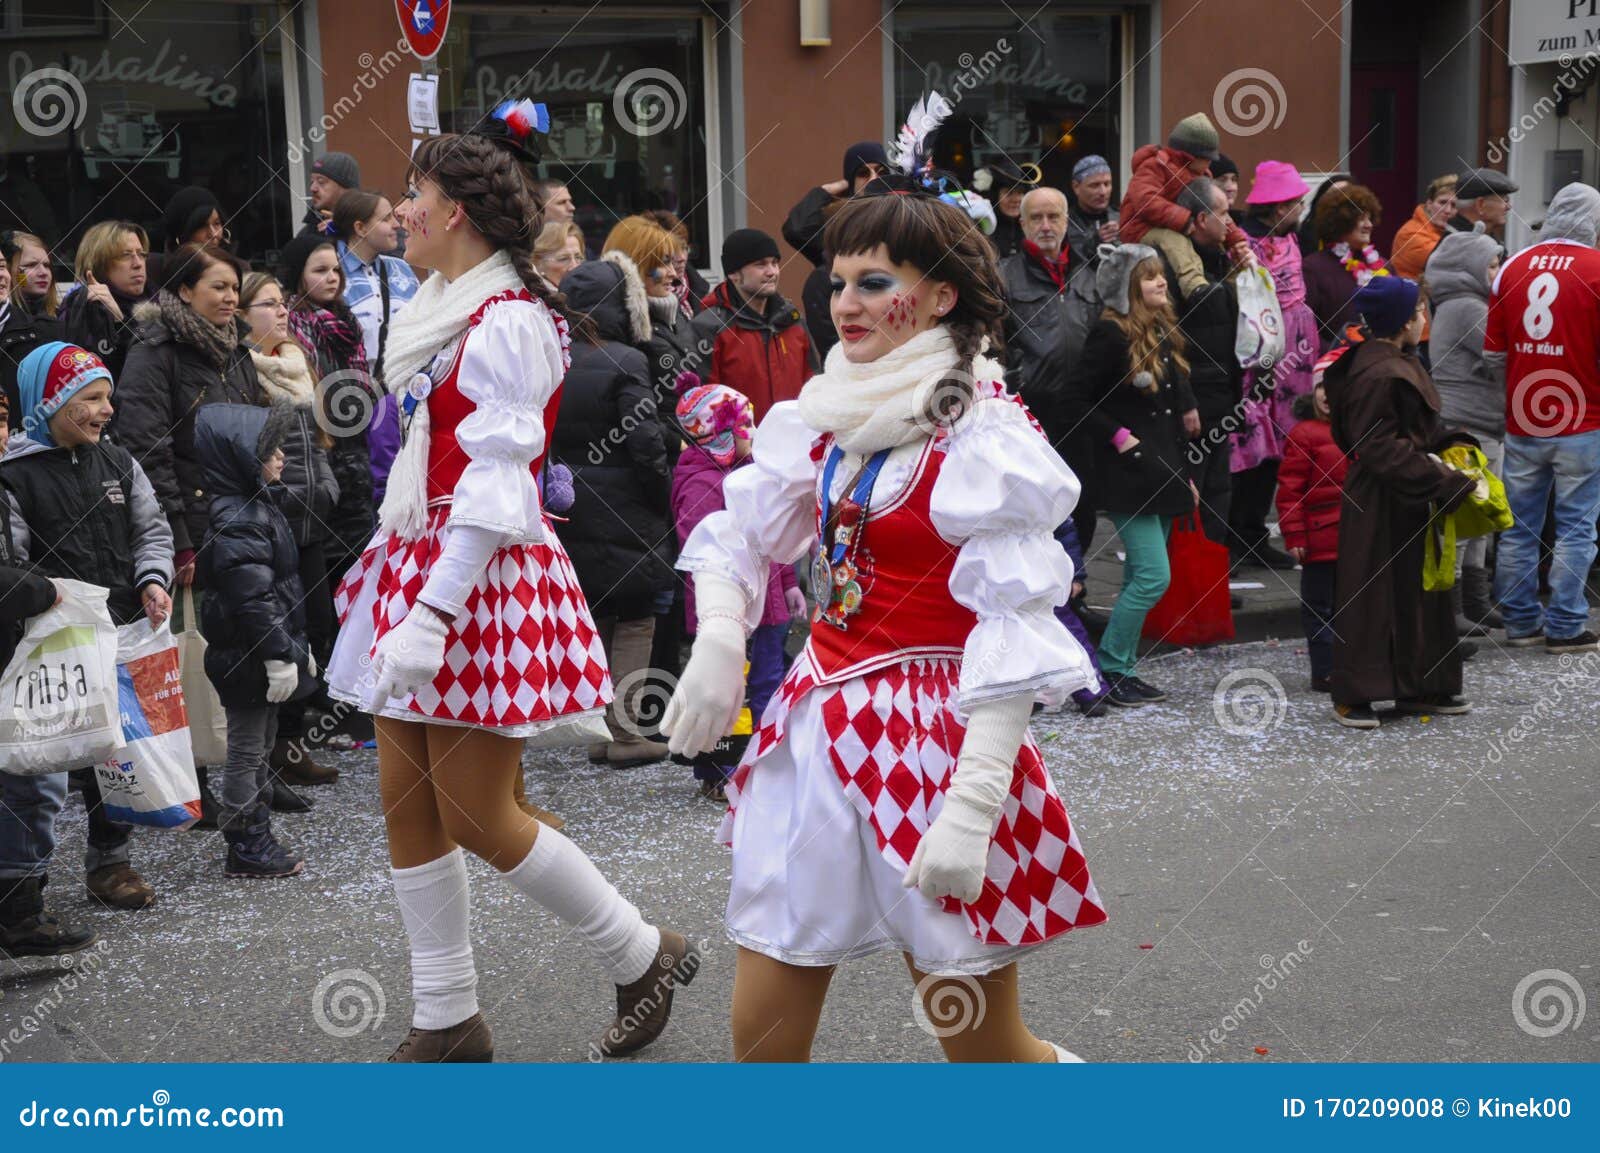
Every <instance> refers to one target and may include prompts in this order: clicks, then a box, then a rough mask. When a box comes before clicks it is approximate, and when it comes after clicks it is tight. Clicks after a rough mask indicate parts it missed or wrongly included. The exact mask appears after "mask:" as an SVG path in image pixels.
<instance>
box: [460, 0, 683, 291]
mask: <svg viewBox="0 0 1600 1153" xmlns="http://www.w3.org/2000/svg"><path fill="white" fill-rule="evenodd" d="M577 15H582V13H581V10H580V12H578V13H575V14H574V16H570V17H569V16H561V17H557V16H551V15H549V14H548V13H545V14H534V13H528V14H518V15H507V14H503V13H500V14H488V13H478V12H474V11H473V10H471V9H469V8H462V9H461V10H459V11H457V12H454V13H452V16H451V22H450V34H449V36H448V37H447V39H446V40H445V45H444V48H443V50H442V51H441V52H440V53H439V58H438V63H439V69H440V73H441V78H440V92H439V105H440V112H439V114H440V120H441V125H442V127H443V128H444V130H445V131H447V132H451V131H460V130H463V129H467V128H470V127H472V125H473V124H475V123H476V122H477V121H478V120H479V119H481V118H482V117H483V116H484V115H486V114H487V113H488V112H490V111H492V110H493V109H494V107H495V106H496V105H497V104H499V103H500V101H502V100H505V99H520V98H522V97H527V98H528V99H530V100H535V101H540V102H542V103H544V104H545V105H546V106H547V107H548V108H549V111H550V134H549V136H548V137H547V138H545V140H544V142H543V149H542V151H543V161H542V162H541V164H540V166H539V167H540V174H541V175H542V176H545V177H548V178H551V179H556V180H564V181H566V182H567V186H568V189H569V190H570V191H571V193H572V199H573V201H574V203H575V204H576V205H577V223H578V225H579V226H580V227H581V228H582V229H583V232H584V235H585V236H586V237H587V238H588V242H589V248H590V251H591V252H592V253H598V251H599V247H600V244H601V243H602V242H603V241H604V240H605V237H606V234H607V233H608V232H610V231H611V226H612V225H613V224H615V223H616V222H617V221H618V220H619V219H621V218H622V217H624V216H627V215H629V214H630V213H634V212H640V211H643V210H646V209H667V210H668V211H670V212H674V213H676V214H677V215H679V216H680V217H682V218H683V220H684V222H685V223H686V224H687V225H688V227H689V234H690V236H691V238H692V240H693V252H692V256H693V258H694V260H695V262H696V264H697V265H699V266H701V267H704V266H705V264H706V263H707V261H706V254H707V251H708V240H709V233H710V224H709V203H708V199H707V192H708V189H707V176H706V109H705V95H704V94H705V68H704V61H703V57H702V42H701V37H702V35H703V27H704V26H703V23H702V21H701V20H700V19H699V18H697V17H694V16H682V17H675V16H660V15H634V16H617V15H611V14H608V13H607V12H606V10H605V9H604V8H601V9H598V10H596V11H595V12H594V14H593V15H584V16H583V19H581V20H579V19H576V18H575V17H576V16H577Z"/></svg>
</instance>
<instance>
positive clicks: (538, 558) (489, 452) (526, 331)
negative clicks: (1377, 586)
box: [329, 101, 699, 1061]
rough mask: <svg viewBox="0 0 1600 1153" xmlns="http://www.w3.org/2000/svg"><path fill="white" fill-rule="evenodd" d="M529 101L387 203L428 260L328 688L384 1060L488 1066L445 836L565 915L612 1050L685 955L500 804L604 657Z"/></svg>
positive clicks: (665, 988) (498, 117) (343, 594)
mask: <svg viewBox="0 0 1600 1153" xmlns="http://www.w3.org/2000/svg"><path fill="white" fill-rule="evenodd" d="M547 123H548V122H547V121H545V119H544V116H543V108H542V106H538V105H534V104H532V103H530V102H528V101H522V102H520V103H519V104H517V105H503V106H502V107H501V108H500V109H497V110H496V114H495V116H494V118H492V119H491V120H489V121H488V122H486V124H485V126H484V127H483V128H481V129H479V130H477V131H475V132H471V133H468V134H465V135H461V136H435V137H431V138H429V139H427V140H424V141H423V142H422V143H421V144H420V145H419V146H418V147H417V150H416V153H415V154H414V155H413V157H412V166H411V170H410V172H409V174H408V179H409V183H410V186H411V189H410V192H409V194H408V196H407V199H406V200H405V202H404V203H403V204H402V206H401V208H400V217H401V222H402V223H403V224H404V226H405V227H406V230H407V231H408V232H409V234H410V241H409V244H408V251H407V255H408V257H409V258H410V259H412V260H414V261H415V262H416V263H417V264H419V265H421V266H423V267H426V268H430V269H432V274H431V275H430V276H429V277H428V279H427V280H426V281H425V282H424V283H423V285H422V287H421V289H419V290H418V292H417V295H416V297H415V298H414V299H413V301H412V304H411V307H410V308H408V309H407V310H406V312H405V314H404V315H402V316H400V317H398V318H396V319H395V321H394V323H393V327H392V329H391V331H390V333H389V340H388V345H387V349H386V352H385V355H384V381H383V384H384V387H385V388H386V389H387V390H388V391H389V392H390V393H391V394H393V395H394V396H396V397H397V398H398V399H399V402H400V407H401V416H402V421H403V427H404V430H405V441H404V444H403V446H402V448H401V450H400V455H399V456H398V457H397V458H396V460H395V466H394V470H393V472H392V473H391V474H390V477H389V489H388V493H387V494H386V495H385V497H384V501H383V507H382V510H381V512H380V518H379V521H380V523H379V529H378V533H377V535H376V536H375V537H374V538H373V540H372V543H371V545H370V546H369V547H368V548H367V550H366V552H365V553H363V554H362V556H361V558H360V560H359V562H358V563H357V564H356V565H355V566H354V567H353V568H352V569H351V570H350V572H349V573H348V574H347V575H346V577H345V580H344V583H343V585H342V586H341V587H340V589H339V593H338V596H337V598H336V599H337V604H338V607H339V613H340V617H341V620H342V622H343V628H342V630H341V632H340V634H339V640H338V643H337V645H336V646H335V648H334V654H333V659H332V662H331V666H330V669H329V689H330V692H332V694H333V695H334V696H336V697H339V698H340V699H342V700H346V701H350V702H352V703H354V704H356V705H357V706H358V707H360V708H362V709H364V710H366V711H367V712H370V713H372V714H373V716H374V724H375V727H376V729H377V734H378V768H379V786H380V791H381V794H382V798H383V808H384V819H385V822H386V825H387V830H388V839H389V858H390V864H391V866H392V877H393V881H394V887H395V894H396V896H397V897H398V898H399V902H400V915H401V919H402V921H403V922H404V924H405V927H406V934H407V937H408V938H409V940H410V946H411V971H412V995H413V1003H414V1008H413V1018H412V1020H413V1027H412V1029H411V1031H410V1033H409V1034H408V1035H407V1036H406V1038H405V1040H404V1041H402V1042H401V1044H400V1046H399V1048H398V1049H396V1050H395V1052H394V1054H393V1056H392V1057H391V1060H395V1061H487V1060H490V1059H491V1058H492V1055H493V1051H494V1050H493V1042H492V1040H491V1036H490V1032H489V1026H488V1024H487V1023H486V1022H485V1021H484V1019H483V1017H482V1015H481V1014H480V1013H479V1012H478V1000H477V972H476V970H475V968H474V966H473V960H472V944H471V940H470V935H469V931H468V930H469V922H470V911H471V905H470V898H469V896H468V892H467V866H466V860H465V857H464V855H463V851H465V852H470V853H473V854H475V855H476V856H478V857H480V858H481V859H482V860H484V861H486V862H488V863H489V864H490V865H492V866H493V867H494V868H495V869H497V870H498V871H499V872H500V873H501V874H502V875H503V876H504V877H505V879H506V880H507V881H509V882H510V883H511V885H512V886H513V887H514V888H516V889H517V890H519V891H520V892H522V893H524V894H525V895H527V896H528V897H530V898H532V899H533V900H534V901H536V902H538V903H539V904H540V905H541V906H543V907H544V908H546V909H548V910H549V911H550V912H552V913H554V914H555V915H556V916H557V917H559V918H560V919H561V920H563V921H564V922H566V924H567V926H568V927H569V928H570V930H571V931H572V932H573V933H574V934H576V935H577V936H578V937H579V938H580V939H581V940H582V941H583V942H584V944H585V945H586V946H587V947H588V950H589V952H590V953H591V955H592V956H593V957H594V958H595V959H596V961H597V962H598V963H599V964H600V966H601V967H602V968H603V969H604V970H605V971H606V973H607V974H608V975H609V977H610V978H611V980H612V982H613V983H614V984H615V985H616V986H617V1016H616V1019H615V1020H614V1021H612V1022H611V1024H610V1025H609V1026H608V1027H607V1028H606V1029H605V1030H604V1032H603V1033H602V1034H601V1035H600V1036H599V1037H598V1038H597V1039H596V1040H595V1041H593V1042H591V1045H590V1052H591V1053H592V1054H593V1055H595V1056H617V1055H620V1054H623V1053H629V1052H632V1051H634V1050H636V1049H639V1048H641V1047H642V1046H644V1045H646V1044H649V1043H650V1042H651V1041H652V1040H654V1039H655V1038H656V1037H657V1036H659V1035H660V1033H661V1030H662V1029H663V1028H664V1027H665V1026H666V1023H667V1017H668V1014H669V1012H670V1011H671V1008H672V997H673V989H674V985H675V984H687V983H688V982H689V980H690V979H691V978H692V977H693V976H694V973H695V971H696V969H697V968H698V966H699V959H698V958H697V957H696V956H695V954H694V952H693V950H692V949H691V948H690V947H689V946H688V943H687V942H686V941H685V940H684V938H683V937H682V936H680V935H679V934H677V933H674V932H671V931H670V930H666V929H657V928H656V927H655V926H653V925H650V924H648V923H646V922H645V921H644V919H643V918H642V917H641V916H640V914H639V910H638V909H637V908H635V907H634V906H633V905H632V904H630V903H629V902H628V901H626V900H624V899H623V897H622V896H621V895H620V894H619V893H618V892H617V890H616V889H615V888H613V887H612V885H611V884H610V883H609V882H607V881H606V879H605V878H604V877H603V876H602V875H601V874H600V871H599V870H598V869H596V868H595V866H594V865H593V864H592V863H591V862H590V860H589V858H588V857H586V856H585V855H584V853H583V851H582V850H581V849H579V848H578V847H577V846H576V845H574V844H573V843H572V842H571V841H569V840H567V839H566V838H565V837H563V836H562V835H561V834H560V833H559V832H558V831H557V830H556V829H555V828H552V827H548V826H544V825H541V824H540V823H539V822H538V821H536V820H535V819H533V818H532V817H531V816H529V815H528V814H527V813H526V812H525V811H524V810H522V809H520V808H519V807H518V806H517V805H516V803H515V802H514V801H513V799H512V790H513V785H514V782H515V781H516V779H517V778H519V777H520V776H521V773H522V768H521V762H522V750H523V745H524V742H525V740H526V739H527V738H530V737H531V738H534V739H535V741H536V742H537V743H539V744H541V745H548V744H557V743H561V744H572V743H587V742H588V741H591V740H594V739H605V738H606V736H607V735H608V734H607V732H606V729H605V727H604V725H603V724H601V723H599V718H600V717H601V716H602V715H603V714H604V712H605V709H606V706H607V704H608V703H609V702H610V701H611V698H612V688H611V679H610V676H609V675H608V673H607V669H606V661H605V652H604V648H603V646H602V645H601V643H600V639H599V637H598V635H597V634H596V631H595V627H594V620H593V618H592V617H591V615H590V612H589V607H588V605H587V604H586V603H585V602H584V599H583V593H582V591H581V590H580V589H579V586H578V580H577V577H576V576H575V575H574V573H573V570H572V564H571V562H570V561H569V560H568V559H567V554H566V552H565V551H564V550H563V549H562V547H561V542H560V541H559V540H558V539H557V537H556V535H555V533H554V531H553V530H552V529H551V526H550V522H549V520H548V519H547V518H546V516H545V514H544V509H543V508H542V507H541V503H540V498H539V491H538V487H537V484H536V477H537V476H538V474H539V471H540V468H541V466H542V465H543V463H544V458H545V452H546V448H547V445H548V443H549V439H550V433H551V429H552V427H553V426H554V423H555V415H556V410H557V407H558V405H559V403H560V394H561V382H562V378H563V376H564V375H565V373H566V369H567V363H568V351H567V349H568V338H567V322H566V319H565V317H564V316H563V314H562V306H563V302H562V300H561V298H560V296H559V295H557V294H555V293H553V292H552V291H551V290H550V289H549V288H548V287H547V285H546V283H545V281H544V279H543V277H541V276H540V275H539V273H538V272H537V271H536V270H535V268H534V264H533V236H534V235H535V233H536V232H537V229H538V227H539V223H540V222H539V209H538V206H537V203H536V201H535V200H534V198H533V195H532V192H531V191H530V187H529V186H530V183H531V177H530V174H529V169H530V167H531V165H532V164H533V163H534V162H535V161H536V157H535V155H534V153H533V152H532V147H533V137H532V132H533V130H534V128H535V127H536V126H537V127H538V128H539V129H540V130H543V128H544V125H545V124H547Z"/></svg>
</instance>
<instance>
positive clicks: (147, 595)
mask: <svg viewBox="0 0 1600 1153" xmlns="http://www.w3.org/2000/svg"><path fill="white" fill-rule="evenodd" d="M17 378H18V392H19V394H20V402H21V406H22V409H23V413H24V417H23V422H22V427H23V428H24V429H26V430H27V432H26V435H22V436H18V437H16V438H14V439H13V440H12V441H11V443H10V445H9V446H8V451H7V452H6V456H5V459H4V461H3V462H0V485H3V487H4V489H5V496H6V499H7V502H8V504H9V508H8V512H9V514H10V517H9V519H10V526H9V527H10V533H9V535H10V539H11V546H12V549H13V556H14V558H15V559H16V560H17V561H19V562H27V564H28V567H29V569H30V570H31V571H32V572H33V573H34V574H35V575H36V576H40V577H45V578H51V577H61V578H69V579H73V580H81V581H85V582H88V583H90V584H96V585H102V586H104V587H105V588H107V589H109V590H110V594H109V596H108V597H107V606H108V607H109V609H110V610H111V616H112V619H113V620H114V621H115V622H116V623H117V624H127V623H130V622H131V621H133V620H136V619H137V618H138V617H140V616H141V615H143V616H144V617H146V618H147V619H148V620H149V621H150V623H152V624H160V623H161V622H162V621H163V620H165V619H166V618H167V616H168V614H170V613H171V611H172V601H171V599H170V598H169V597H168V596H167V585H168V584H169V582H170V581H171V580H172V531H171V529H170V528H169V527H168V525H167V518H166V517H165V516H164V515H163V514H162V512H161V508H160V506H159V504H158V503H157V501H156V496H155V490H154V489H153V488H151V485H150V481H149V479H148V478H147V477H146V476H145V474H144V470H143V469H141V468H140V467H139V463H138V462H137V461H136V460H134V459H133V457H132V456H131V455H130V454H129V453H128V451H127V450H126V449H124V448H121V447H120V446H118V445H114V444H112V443H110V442H109V441H107V440H104V439H102V436H101V434H102V433H103V431H104V430H105V427H106V424H107V423H108V422H109V421H110V419H111V411H112V410H111V386H112V382H111V373H110V371H109V370H107V368H106V367H105V365H104V364H103V363H102V362H101V360H100V358H99V357H97V356H95V355H94V353H92V352H88V351H86V350H84V349H82V348H79V347H77V346H76V345H71V344H62V343H60V342H59V341H57V342H52V343H50V344H46V345H43V346H41V347H39V348H37V349H35V350H34V351H33V352H31V353H29V354H28V355H27V356H26V357H25V358H24V359H23V361H22V364H21V365H20V366H19V367H18V371H17ZM63 769H75V770H77V771H74V772H73V773H72V781H73V784H75V785H76V786H77V788H78V789H79V790H80V791H81V792H82V793H83V800H84V807H85V808H86V809H87V810H88V813H89V844H88V850H87V852H86V853H85V858H84V865H85V869H86V871H87V873H88V887H89V895H90V896H91V897H93V898H94V899H96V900H98V901H100V902H101V903H102V904H106V905H111V906H113V907H116V908H121V909H141V908H144V907H145V906H146V905H149V904H150V903H151V902H152V901H154V900H155V890H154V889H153V888H151V887H150V885H148V884H147V883H146V882H145V880H144V878H143V877H141V876H139V874H138V873H137V872H135V871H134V869H133V867H132V865H131V864H129V860H128V842H129V834H130V831H131V830H130V827H129V826H128V825H126V824H122V823H119V822H116V821H112V820H110V819H109V818H108V817H107V816H106V815H105V810H104V807H103V806H102V804H101V801H100V789H99V786H98V784H96V782H95V779H94V773H93V770H91V769H79V768H78V767H77V766H70V765H68V766H63ZM67 780H68V774H67V773H66V772H61V773H49V774H45V775H43V776H33V777H19V776H11V775H10V774H5V773H0V891H3V890H5V889H11V891H12V897H11V898H8V899H7V901H6V902H5V905H4V908H3V910H0V941H3V942H5V945H4V947H5V948H6V949H7V950H9V951H11V952H13V953H20V954H23V955H39V954H40V953H50V952H54V951H56V949H55V948H54V947H53V942H52V940H50V939H49V938H51V937H52V936H53V935H54V934H53V933H52V931H51V927H50V924H49V922H48V918H44V917H43V908H44V906H43V899H42V894H41V892H40V890H42V889H43V887H44V882H45V876H46V873H47V872H48V869H49V864H50V857H51V854H52V853H53V852H54V850H55V818H56V814H57V813H58V812H60V810H61V805H62V802H63V801H64V800H65V799H66V794H67ZM41 918H43V920H41ZM55 928H56V931H57V932H59V930H60V927H59V926H56V927H55ZM79 947H81V946H79Z"/></svg>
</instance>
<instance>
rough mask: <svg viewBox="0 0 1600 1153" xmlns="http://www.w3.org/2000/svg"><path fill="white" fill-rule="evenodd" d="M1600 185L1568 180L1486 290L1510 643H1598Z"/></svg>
mask: <svg viewBox="0 0 1600 1153" xmlns="http://www.w3.org/2000/svg"><path fill="white" fill-rule="evenodd" d="M1597 227H1600V192H1597V191H1595V190H1594V189H1593V188H1591V187H1590V186H1589V185H1587V184H1579V183H1574V184H1568V185H1567V186H1566V187H1564V188H1562V189H1561V190H1560V191H1559V192H1557V193H1556V194H1555V196H1554V197H1553V198H1552V199H1551V201H1550V208H1549V211H1548V212H1546V213H1545V218H1544V228H1543V230H1542V231H1541V233H1540V239H1539V243H1538V244H1535V245H1532V246H1531V247H1529V248H1525V249H1523V250H1522V251H1521V252H1519V253H1517V254H1516V255H1515V256H1512V257H1510V258H1508V259H1507V260H1506V262H1505V263H1504V264H1503V265H1502V266H1501V268H1500V272H1499V274H1498V275H1497V276H1496V277H1495V279H1494V285H1493V288H1492V289H1491V291H1490V295H1489V317H1488V321H1487V323H1486V326H1485V330H1484V341H1483V347H1484V359H1485V360H1486V361H1487V362H1488V364H1489V365H1490V366H1491V368H1498V367H1500V366H1502V365H1503V366H1504V372H1505V382H1506V442H1505V465H1504V468H1505V483H1506V498H1507V500H1508V501H1509V502H1510V505H1511V515H1512V517H1513V518H1515V523H1514V524H1513V525H1512V527H1511V528H1510V529H1508V530H1507V531H1506V532H1505V533H1503V534H1502V535H1501V538H1500V556H1499V562H1498V563H1497V565H1496V569H1495V582H1494V584H1495V596H1496V599H1497V600H1498V601H1499V602H1500V609H1501V612H1502V613H1503V614H1504V616H1505V622H1506V643H1507V644H1508V645H1542V646H1543V647H1544V648H1545V650H1546V651H1547V652H1552V653H1572V652H1583V651H1591V650H1594V649H1596V648H1597V647H1600V638H1597V637H1596V636H1595V634H1594V632H1593V631H1592V630H1591V629H1590V628H1589V602H1588V599H1587V597H1586V596H1585V590H1584V582H1585V580H1586V578H1587V577H1588V575H1589V566H1590V565H1592V564H1593V563H1594V557H1595V519H1596V517H1597V516H1600V251H1596V249H1595V235H1596V230H1597ZM1552 491H1553V492H1554V493H1555V547H1554V549H1553V555H1552V557H1551V563H1550V601H1549V604H1548V606H1541V605H1540V604H1539V555H1540V543H1539V538H1540V534H1541V533H1542V531H1543V529H1544V520H1545V508H1546V505H1547V503H1548V501H1549V499H1550V494H1551V492H1552Z"/></svg>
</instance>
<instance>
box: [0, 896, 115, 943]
mask: <svg viewBox="0 0 1600 1153" xmlns="http://www.w3.org/2000/svg"><path fill="white" fill-rule="evenodd" d="M98 939H99V934H97V933H96V932H95V931H94V930H93V929H79V928H76V927H74V926H72V925H63V924H62V923H61V922H60V921H58V920H56V919H55V917H53V916H51V915H50V914H49V913H47V912H45V908H44V882H43V881H42V880H41V879H40V878H38V877H25V878H22V879H20V880H18V879H0V956H5V957H9V958H11V959H13V960H15V959H16V958H18V957H59V956H61V955H62V954H63V953H77V952H80V951H81V950H83V949H87V948H88V947H89V946H90V945H92V944H94V943H95V941H96V940H98Z"/></svg>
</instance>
